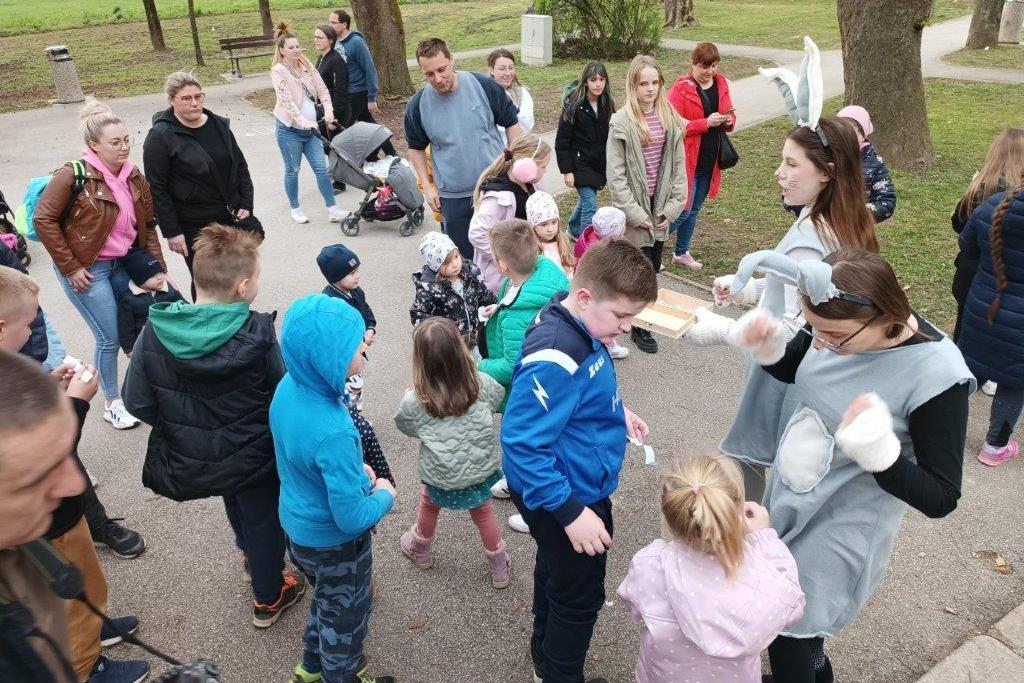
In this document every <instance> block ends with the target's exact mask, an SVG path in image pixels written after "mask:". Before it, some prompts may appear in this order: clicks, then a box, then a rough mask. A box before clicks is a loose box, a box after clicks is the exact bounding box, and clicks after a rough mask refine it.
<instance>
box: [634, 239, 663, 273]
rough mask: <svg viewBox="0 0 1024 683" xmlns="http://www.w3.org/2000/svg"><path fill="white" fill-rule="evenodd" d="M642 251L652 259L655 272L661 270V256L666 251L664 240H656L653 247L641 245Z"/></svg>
mask: <svg viewBox="0 0 1024 683" xmlns="http://www.w3.org/2000/svg"><path fill="white" fill-rule="evenodd" d="M640 251H642V252H643V253H644V256H646V257H647V258H649V259H650V260H651V267H652V268H654V272H655V273H657V272H658V271H660V270H661V257H662V254H663V253H664V251H665V242H664V241H661V242H655V243H654V246H653V247H640Z"/></svg>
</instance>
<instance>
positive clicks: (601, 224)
mask: <svg viewBox="0 0 1024 683" xmlns="http://www.w3.org/2000/svg"><path fill="white" fill-rule="evenodd" d="M625 230H626V214H624V213H623V212H622V209H617V208H615V207H614V206H602V207H601V208H600V209H598V210H597V211H596V212H595V213H594V218H593V222H592V223H591V224H590V225H588V226H587V227H586V228H584V229H583V233H582V234H581V235H580V238H579V239H578V240H576V245H575V247H573V249H574V252H573V255H574V256H575V257H576V260H577V261H579V260H580V259H581V258H583V254H585V253H586V252H587V249H589V248H590V247H592V246H594V245H595V244H597V243H598V242H600V241H601V240H606V239H611V238H613V237H622V235H623V233H624V232H625ZM613 358H614V356H613Z"/></svg>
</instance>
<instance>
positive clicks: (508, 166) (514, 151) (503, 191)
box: [469, 134, 551, 292]
mask: <svg viewBox="0 0 1024 683" xmlns="http://www.w3.org/2000/svg"><path fill="white" fill-rule="evenodd" d="M550 160H551V148H550V147H549V146H548V144H547V143H546V142H544V141H543V140H541V139H540V138H539V137H537V136H536V135H532V134H528V135H524V136H522V137H520V138H518V139H517V140H516V141H515V142H513V143H512V144H511V145H509V147H508V148H507V149H505V150H504V151H503V152H502V153H501V154H500V155H498V158H497V159H495V160H494V162H493V163H492V164H491V165H490V166H488V167H487V168H486V169H484V172H483V173H481V174H480V180H479V181H477V184H476V192H474V193H473V219H472V221H470V224H469V241H470V243H472V245H473V250H474V251H473V263H475V264H476V265H477V267H478V268H479V269H480V273H481V274H482V277H483V280H484V284H486V285H487V288H488V289H489V290H491V291H492V292H497V291H498V288H499V287H500V286H501V277H502V273H501V271H500V270H499V269H498V264H497V262H496V260H495V257H494V255H493V254H492V253H491V230H492V229H493V228H494V226H495V225H497V224H498V223H500V222H501V221H507V220H511V219H513V218H519V219H522V220H526V200H527V198H528V197H529V196H530V195H531V194H533V191H534V185H535V184H536V183H538V182H540V179H541V178H543V177H544V172H545V171H546V170H547V167H548V161H550Z"/></svg>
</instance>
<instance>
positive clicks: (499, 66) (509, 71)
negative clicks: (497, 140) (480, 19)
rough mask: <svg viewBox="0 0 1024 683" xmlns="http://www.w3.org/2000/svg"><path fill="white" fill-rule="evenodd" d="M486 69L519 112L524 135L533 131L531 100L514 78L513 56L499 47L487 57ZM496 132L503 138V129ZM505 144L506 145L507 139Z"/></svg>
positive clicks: (526, 91)
mask: <svg viewBox="0 0 1024 683" xmlns="http://www.w3.org/2000/svg"><path fill="white" fill-rule="evenodd" d="M487 67H488V69H489V70H490V72H491V78H493V79H494V80H496V81H497V82H498V83H499V84H500V85H501V87H502V88H504V89H505V92H506V93H508V97H509V99H510V100H512V104H514V105H516V109H518V110H519V127H520V128H521V129H522V131H523V133H524V134H526V133H529V132H530V131H531V130H533V124H534V118H533V98H532V97H531V96H530V91H529V90H527V89H526V87H525V86H524V85H523V84H522V83H520V82H519V77H518V76H516V58H515V55H513V54H512V53H511V52H509V51H508V50H506V49H505V48H503V47H499V48H498V49H497V50H492V51H491V54H489V55H487ZM498 130H500V131H501V135H502V137H503V138H504V137H505V129H504V128H502V127H501V126H498ZM505 144H506V145H508V139H507V138H506V139H505Z"/></svg>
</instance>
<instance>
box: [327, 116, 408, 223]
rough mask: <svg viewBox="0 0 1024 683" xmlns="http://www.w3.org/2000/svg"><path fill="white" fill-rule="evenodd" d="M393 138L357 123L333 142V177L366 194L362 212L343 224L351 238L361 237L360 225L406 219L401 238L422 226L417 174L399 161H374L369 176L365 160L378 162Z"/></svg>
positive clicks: (379, 129)
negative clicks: (382, 150)
mask: <svg viewBox="0 0 1024 683" xmlns="http://www.w3.org/2000/svg"><path fill="white" fill-rule="evenodd" d="M390 138H391V131H390V130H388V129H387V128H386V127H384V126H382V125H380V124H376V123H367V122H366V121H357V122H356V123H354V124H352V125H351V126H350V127H348V128H346V129H345V130H343V131H341V132H340V133H338V134H337V135H336V136H335V137H334V139H333V140H331V152H330V160H329V162H328V167H329V169H330V173H331V177H332V178H333V179H334V180H336V181H337V182H339V183H345V184H346V185H350V186H352V187H354V188H356V189H359V190H362V191H363V192H365V194H364V195H363V199H362V201H360V202H359V208H358V209H356V210H355V211H353V212H352V215H351V216H349V217H347V218H345V219H344V220H343V221H342V222H341V231H342V232H344V233H345V234H346V235H348V236H349V237H352V236H355V235H358V234H359V221H360V220H368V221H395V220H399V219H401V218H405V220H404V221H402V224H401V225H400V226H399V228H398V234H399V235H401V236H402V237H408V236H409V235H411V234H412V233H413V231H414V230H415V229H416V228H417V227H419V226H420V225H423V213H424V207H423V193H422V192H420V188H419V186H418V185H417V184H416V174H415V173H414V172H413V170H412V169H411V168H410V167H409V166H408V165H407V164H406V162H405V161H403V160H402V159H400V158H398V157H385V159H381V160H377V161H372V163H371V164H369V165H370V167H371V168H370V171H372V173H371V172H367V169H366V168H365V167H366V166H367V162H366V159H367V158H370V159H371V160H373V159H377V154H378V152H379V151H380V148H381V145H383V144H384V143H385V142H387V141H388V140H389V139H390Z"/></svg>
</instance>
